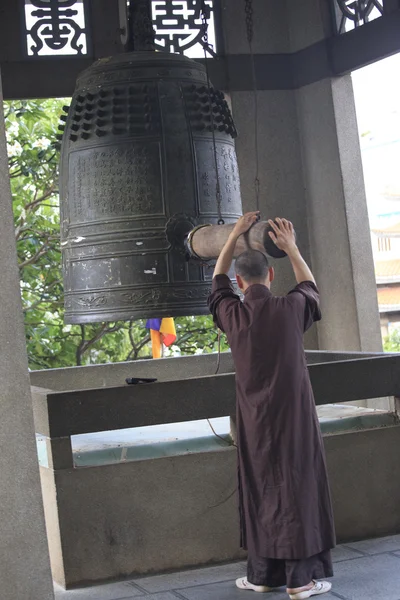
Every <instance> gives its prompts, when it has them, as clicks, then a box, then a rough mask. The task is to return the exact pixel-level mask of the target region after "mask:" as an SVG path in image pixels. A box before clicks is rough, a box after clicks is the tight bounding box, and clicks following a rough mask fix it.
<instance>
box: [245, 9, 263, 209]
mask: <svg viewBox="0 0 400 600" xmlns="http://www.w3.org/2000/svg"><path fill="white" fill-rule="evenodd" d="M244 11H245V15H246V32H247V41H248V44H249V50H250V61H251V73H252V80H253V103H254V146H255V176H254V193H255V200H256V210H260V179H259V171H260V168H259V163H260V161H259V153H258V93H257V92H258V90H257V75H256V65H255V60H254V52H253V36H254V29H253V0H244Z"/></svg>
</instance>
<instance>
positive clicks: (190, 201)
mask: <svg viewBox="0 0 400 600" xmlns="http://www.w3.org/2000/svg"><path fill="white" fill-rule="evenodd" d="M211 111H212V114H211ZM65 121H66V123H65V131H64V135H63V141H62V152H61V166H60V196H61V243H62V252H63V272H64V290H65V308H66V317H65V319H66V322H68V323H89V322H96V321H117V320H131V319H137V318H151V317H163V316H179V315H199V314H206V313H207V305H206V301H207V296H208V294H209V291H210V279H211V275H212V273H211V272H210V271H209V270H207V269H205V268H204V267H203V266H202V265H200V264H199V263H196V262H192V261H190V262H188V261H187V258H186V257H185V252H184V243H183V242H184V239H185V238H186V235H187V234H188V232H189V231H190V230H191V229H193V227H195V226H197V225H199V224H201V223H214V224H216V223H217V221H218V218H219V215H218V211H217V199H216V183H217V177H216V170H215V156H214V147H213V135H212V131H213V129H214V132H215V145H216V160H217V165H218V173H219V181H220V190H221V213H222V217H223V219H224V221H225V222H226V223H232V222H234V221H236V219H237V218H238V217H239V216H240V215H241V213H242V207H241V199H240V184H239V174H238V167H237V160H236V154H235V149H234V143H233V137H234V136H235V129H234V124H233V121H232V117H231V114H230V111H229V108H228V105H227V103H226V101H225V99H224V97H223V94H221V93H220V92H218V91H215V90H212V93H211V104H210V93H209V90H208V86H207V78H206V74H205V70H204V67H203V66H202V65H201V64H200V63H197V62H195V61H192V60H190V59H188V58H185V57H183V56H180V55H174V54H170V55H168V54H164V53H157V52H134V53H130V54H124V55H120V56H115V57H112V58H110V59H102V60H99V61H97V62H96V63H95V64H94V65H93V66H92V67H90V68H89V69H87V70H86V71H84V72H83V73H82V74H81V75H80V77H79V78H78V82H77V86H76V90H75V93H74V96H73V98H72V103H71V106H70V107H69V110H68V115H67V117H66V118H65Z"/></svg>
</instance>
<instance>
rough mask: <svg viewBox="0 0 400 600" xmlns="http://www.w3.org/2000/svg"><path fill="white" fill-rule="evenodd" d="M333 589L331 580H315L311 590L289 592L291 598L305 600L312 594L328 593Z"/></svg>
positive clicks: (292, 599)
mask: <svg viewBox="0 0 400 600" xmlns="http://www.w3.org/2000/svg"><path fill="white" fill-rule="evenodd" d="M331 589H332V584H331V583H329V581H314V585H313V587H312V588H310V589H309V590H304V592H297V594H289V598H290V600H305V599H306V598H311V596H319V595H320V594H326V593H327V592H330V591H331Z"/></svg>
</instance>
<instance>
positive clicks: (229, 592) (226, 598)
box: [143, 580, 288, 600]
mask: <svg viewBox="0 0 400 600" xmlns="http://www.w3.org/2000/svg"><path fill="white" fill-rule="evenodd" d="M179 594H180V595H181V596H183V597H184V598H187V600H243V590H238V589H237V587H236V586H235V582H234V580H232V581H224V582H223V583H211V584H208V585H200V586H198V587H192V588H186V589H184V590H179ZM267 596H268V600H284V599H285V597H286V598H287V597H288V596H287V594H286V591H285V588H281V589H280V590H279V591H276V592H271V593H270V594H266V595H265V599H266V600H267ZM246 597H247V596H246ZM263 597H264V595H263ZM144 598H146V600H147V597H146V596H144ZM144 598H143V600H144Z"/></svg>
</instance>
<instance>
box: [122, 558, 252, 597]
mask: <svg viewBox="0 0 400 600" xmlns="http://www.w3.org/2000/svg"><path fill="white" fill-rule="evenodd" d="M245 574H246V563H244V562H239V563H231V564H229V565H221V566H216V567H206V568H204V569H193V570H190V571H182V572H180V573H170V574H168V575H155V576H151V577H144V578H141V579H134V580H133V582H134V583H137V584H138V585H139V586H140V587H141V588H142V589H144V590H146V592H149V593H150V594H155V593H156V592H162V591H168V590H180V589H182V588H186V587H189V586H190V587H192V586H195V585H206V584H209V583H217V582H219V581H229V580H233V579H236V578H237V577H241V576H242V575H245Z"/></svg>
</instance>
